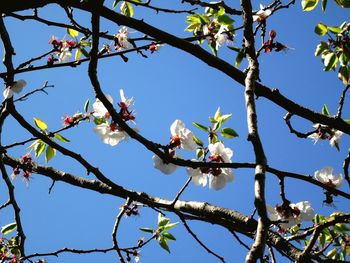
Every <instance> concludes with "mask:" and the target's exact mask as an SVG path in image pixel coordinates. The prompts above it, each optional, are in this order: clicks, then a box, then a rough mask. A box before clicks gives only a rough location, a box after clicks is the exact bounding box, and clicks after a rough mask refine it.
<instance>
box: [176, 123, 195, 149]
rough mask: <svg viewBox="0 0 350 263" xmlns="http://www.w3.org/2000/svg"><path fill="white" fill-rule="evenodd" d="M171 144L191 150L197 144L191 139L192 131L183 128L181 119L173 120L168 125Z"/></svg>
mask: <svg viewBox="0 0 350 263" xmlns="http://www.w3.org/2000/svg"><path fill="white" fill-rule="evenodd" d="M170 133H171V140H170V142H171V144H172V145H174V146H175V147H179V148H182V149H185V150H190V151H193V150H195V149H196V147H197V145H196V143H195V141H194V140H193V134H192V132H191V131H190V130H189V129H187V128H185V124H184V123H183V122H182V121H181V120H175V121H174V122H173V123H172V124H171V126H170Z"/></svg>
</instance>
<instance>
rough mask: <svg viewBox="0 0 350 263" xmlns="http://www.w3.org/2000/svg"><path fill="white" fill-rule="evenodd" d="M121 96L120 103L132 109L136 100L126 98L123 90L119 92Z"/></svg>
mask: <svg viewBox="0 0 350 263" xmlns="http://www.w3.org/2000/svg"><path fill="white" fill-rule="evenodd" d="M119 94H120V101H121V102H122V103H124V104H125V106H126V107H130V106H132V105H134V98H128V99H127V98H125V95H124V90H123V89H120V90H119Z"/></svg>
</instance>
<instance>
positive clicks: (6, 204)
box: [0, 200, 11, 210]
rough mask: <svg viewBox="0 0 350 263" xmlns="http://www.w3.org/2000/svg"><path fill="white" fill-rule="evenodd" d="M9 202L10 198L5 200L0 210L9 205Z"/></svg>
mask: <svg viewBox="0 0 350 263" xmlns="http://www.w3.org/2000/svg"><path fill="white" fill-rule="evenodd" d="M10 204H11V200H7V202H6V203H5V204H3V205H1V206H0V210H1V209H4V208H5V207H7V206H9V205H10Z"/></svg>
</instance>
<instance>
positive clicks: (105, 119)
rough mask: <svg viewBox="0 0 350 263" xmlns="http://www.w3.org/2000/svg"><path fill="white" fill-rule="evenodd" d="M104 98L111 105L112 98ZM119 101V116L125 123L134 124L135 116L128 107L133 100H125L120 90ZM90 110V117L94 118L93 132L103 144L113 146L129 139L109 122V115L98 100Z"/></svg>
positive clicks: (118, 127)
mask: <svg viewBox="0 0 350 263" xmlns="http://www.w3.org/2000/svg"><path fill="white" fill-rule="evenodd" d="M106 97H107V99H108V101H109V102H110V103H112V104H113V99H112V97H111V96H109V95H107V96H106ZM120 99H121V101H120V102H119V103H118V106H119V107H120V111H119V115H120V116H121V118H122V119H123V120H124V121H125V122H128V121H131V122H134V120H135V115H134V112H133V111H132V110H130V107H131V106H132V105H133V104H134V100H133V98H131V99H126V98H125V96H124V91H123V90H122V89H121V90H120ZM92 109H93V112H92V115H93V117H94V118H95V119H94V122H95V124H96V127H95V128H94V131H95V132H96V133H97V134H98V135H100V137H101V139H102V141H103V142H104V143H106V144H109V145H111V146H115V145H117V144H118V143H120V142H121V141H123V140H125V139H127V138H128V137H129V135H128V134H127V133H126V132H125V131H124V130H123V129H122V128H121V127H120V126H119V125H118V124H116V123H114V122H113V121H111V122H109V119H110V114H109V112H108V111H107V109H106V107H105V106H104V105H103V103H102V102H101V101H100V100H99V99H96V101H95V102H94V104H93V105H92Z"/></svg>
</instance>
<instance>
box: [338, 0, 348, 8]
mask: <svg viewBox="0 0 350 263" xmlns="http://www.w3.org/2000/svg"><path fill="white" fill-rule="evenodd" d="M335 2H336V3H337V4H338V5H340V6H341V7H343V8H349V7H350V0H335Z"/></svg>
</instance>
